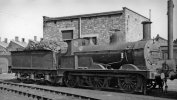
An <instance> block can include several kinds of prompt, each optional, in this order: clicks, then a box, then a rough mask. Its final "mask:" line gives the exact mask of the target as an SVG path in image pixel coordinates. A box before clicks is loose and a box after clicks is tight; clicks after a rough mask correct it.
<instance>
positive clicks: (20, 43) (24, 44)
mask: <svg viewBox="0 0 177 100" xmlns="http://www.w3.org/2000/svg"><path fill="white" fill-rule="evenodd" d="M11 42H14V43H16V44H18V45H20V46H22V47H26V46H27V45H28V44H27V43H26V42H17V41H14V40H12V41H11Z"/></svg>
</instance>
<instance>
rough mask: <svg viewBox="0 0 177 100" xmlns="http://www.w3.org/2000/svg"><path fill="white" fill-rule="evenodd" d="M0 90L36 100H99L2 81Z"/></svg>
mask: <svg viewBox="0 0 177 100" xmlns="http://www.w3.org/2000/svg"><path fill="white" fill-rule="evenodd" d="M0 90H1V91H7V92H11V93H15V94H18V95H20V96H21V95H22V96H25V97H27V98H31V99H34V100H99V99H96V98H92V97H86V96H82V95H77V94H71V93H66V92H61V91H56V90H50V89H44V88H40V87H33V86H27V85H22V84H18V83H12V82H4V81H0Z"/></svg>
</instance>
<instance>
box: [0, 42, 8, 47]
mask: <svg viewBox="0 0 177 100" xmlns="http://www.w3.org/2000/svg"><path fill="white" fill-rule="evenodd" d="M8 45H9V44H8V43H5V42H0V46H2V47H4V48H6V47H7V46H8Z"/></svg>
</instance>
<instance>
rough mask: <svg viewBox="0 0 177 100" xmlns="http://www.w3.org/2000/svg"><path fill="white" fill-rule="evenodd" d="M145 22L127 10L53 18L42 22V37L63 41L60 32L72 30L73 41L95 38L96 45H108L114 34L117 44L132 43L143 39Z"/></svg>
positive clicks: (136, 14)
mask: <svg viewBox="0 0 177 100" xmlns="http://www.w3.org/2000/svg"><path fill="white" fill-rule="evenodd" d="M79 18H81V34H80V32H79V31H80V27H79V26H80V22H79ZM48 19H50V18H48ZM51 19H52V18H51ZM44 20H45V19H44ZM147 20H149V19H148V18H146V17H143V16H142V15H140V14H138V13H136V12H134V11H132V10H130V9H127V8H124V9H123V10H121V11H117V12H114V13H111V14H110V13H105V14H102V15H97V14H95V15H94V14H91V16H83V15H78V16H74V17H73V16H71V17H70V16H67V17H58V18H54V20H47V21H44V26H43V31H44V32H43V37H44V39H52V40H57V41H63V39H62V32H61V31H62V30H73V35H74V36H73V39H77V38H79V37H80V36H81V38H82V37H85V36H97V44H99V45H102V44H109V43H110V37H111V36H112V35H114V34H116V35H117V36H118V38H117V42H118V43H119V42H133V41H138V40H141V39H142V38H143V26H142V24H141V22H142V21H147Z"/></svg>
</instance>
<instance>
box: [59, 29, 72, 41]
mask: <svg viewBox="0 0 177 100" xmlns="http://www.w3.org/2000/svg"><path fill="white" fill-rule="evenodd" d="M61 32H62V38H63V40H64V41H65V40H72V39H73V30H63V31H61Z"/></svg>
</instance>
